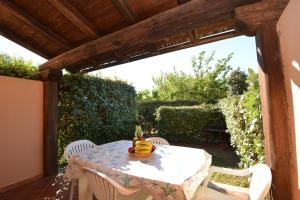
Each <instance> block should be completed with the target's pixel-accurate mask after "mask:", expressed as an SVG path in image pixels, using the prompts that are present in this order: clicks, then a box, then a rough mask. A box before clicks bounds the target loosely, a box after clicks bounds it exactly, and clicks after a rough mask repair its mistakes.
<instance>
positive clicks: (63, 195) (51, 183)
mask: <svg viewBox="0 0 300 200" xmlns="http://www.w3.org/2000/svg"><path fill="white" fill-rule="evenodd" d="M70 185H71V184H68V183H66V182H64V180H63V174H62V173H58V174H57V175H56V176H52V177H46V178H41V179H39V180H36V181H33V182H31V183H27V184H25V185H22V186H19V187H17V188H14V189H11V190H8V191H6V192H4V193H0V199H1V200H29V199H30V200H67V199H69V189H70ZM218 189H219V191H220V192H223V193H227V194H228V195H230V196H232V197H233V198H234V199H236V200H246V199H247V195H245V194H241V193H238V192H233V191H228V190H224V189H220V188H218ZM77 199H78V195H77V188H76V190H75V194H74V200H77Z"/></svg>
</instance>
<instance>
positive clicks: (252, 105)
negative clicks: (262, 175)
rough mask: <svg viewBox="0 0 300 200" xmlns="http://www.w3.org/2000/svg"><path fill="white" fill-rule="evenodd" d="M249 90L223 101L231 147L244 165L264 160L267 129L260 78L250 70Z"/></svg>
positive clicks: (241, 164) (221, 103) (222, 105)
mask: <svg viewBox="0 0 300 200" xmlns="http://www.w3.org/2000/svg"><path fill="white" fill-rule="evenodd" d="M247 83H248V84H249V86H248V90H247V91H246V92H245V93H244V94H243V95H241V96H233V97H229V98H227V99H224V100H222V101H220V105H221V108H222V111H223V114H224V115H225V119H226V124H227V127H228V130H227V131H228V132H229V133H230V135H231V144H232V145H233V146H234V147H235V148H236V153H237V154H238V155H239V156H240V158H241V163H240V166H243V167H248V166H251V165H253V164H255V163H257V162H263V161H264V145H263V127H262V116H261V101H260V94H259V84H258V76H257V74H255V73H254V72H253V71H252V70H249V77H248V80H247Z"/></svg>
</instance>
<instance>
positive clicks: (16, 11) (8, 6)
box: [0, 0, 73, 50]
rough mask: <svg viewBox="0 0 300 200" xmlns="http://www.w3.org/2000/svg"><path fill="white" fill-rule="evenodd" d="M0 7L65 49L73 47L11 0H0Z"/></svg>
mask: <svg viewBox="0 0 300 200" xmlns="http://www.w3.org/2000/svg"><path fill="white" fill-rule="evenodd" d="M0 7H1V8H3V9H5V10H7V11H8V12H9V13H10V14H11V15H13V16H15V17H16V18H18V19H19V20H21V21H22V22H24V23H25V24H27V25H29V26H30V27H32V28H33V29H35V30H36V31H38V32H39V33H41V34H43V35H44V36H46V37H47V38H49V39H50V40H51V41H53V42H54V43H56V44H57V45H59V46H61V47H63V48H65V49H66V50H69V49H71V48H72V47H73V45H71V44H70V43H69V42H68V41H67V40H66V39H64V38H63V37H61V36H60V35H59V34H57V33H55V32H53V31H52V30H51V29H49V28H48V27H47V26H46V25H44V24H43V23H42V22H40V21H38V20H37V19H35V18H34V17H33V16H31V15H30V14H28V13H26V12H25V11H24V10H22V9H21V8H20V7H18V6H17V5H16V4H15V3H13V2H12V1H8V0H1V1H0Z"/></svg>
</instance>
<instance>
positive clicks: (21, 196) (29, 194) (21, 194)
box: [0, 173, 78, 200]
mask: <svg viewBox="0 0 300 200" xmlns="http://www.w3.org/2000/svg"><path fill="white" fill-rule="evenodd" d="M70 187H71V184H70V183H66V182H64V180H63V174H62V173H58V175H56V176H52V177H46V178H41V179H39V180H36V181H33V182H31V183H27V184H25V185H22V186H19V187H17V188H14V189H11V190H8V191H6V192H4V193H0V200H42V199H43V200H61V199H69V194H70V193H69V189H70ZM75 193H76V192H75ZM74 196H75V198H74V200H77V199H78V198H77V195H76V194H75V195H74Z"/></svg>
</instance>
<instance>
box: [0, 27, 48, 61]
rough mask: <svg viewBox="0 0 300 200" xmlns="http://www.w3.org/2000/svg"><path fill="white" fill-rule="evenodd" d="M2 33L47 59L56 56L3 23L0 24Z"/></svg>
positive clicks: (0, 32) (0, 33)
mask: <svg viewBox="0 0 300 200" xmlns="http://www.w3.org/2000/svg"><path fill="white" fill-rule="evenodd" d="M0 35H2V36H3V37H5V38H7V39H9V40H11V41H13V42H15V43H17V44H19V45H21V46H23V47H24V48H26V49H28V50H30V51H32V52H34V53H36V54H38V55H40V56H42V57H43V58H45V59H50V58H52V57H53V56H54V55H53V54H51V53H48V52H45V50H44V49H42V48H41V47H39V46H38V45H37V44H34V43H32V42H30V43H29V42H28V39H26V38H24V37H23V36H21V35H18V34H17V33H16V32H13V31H11V30H10V29H8V28H7V27H4V26H3V25H0Z"/></svg>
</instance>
